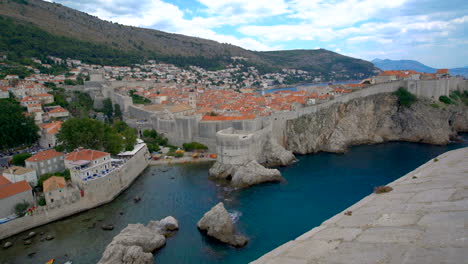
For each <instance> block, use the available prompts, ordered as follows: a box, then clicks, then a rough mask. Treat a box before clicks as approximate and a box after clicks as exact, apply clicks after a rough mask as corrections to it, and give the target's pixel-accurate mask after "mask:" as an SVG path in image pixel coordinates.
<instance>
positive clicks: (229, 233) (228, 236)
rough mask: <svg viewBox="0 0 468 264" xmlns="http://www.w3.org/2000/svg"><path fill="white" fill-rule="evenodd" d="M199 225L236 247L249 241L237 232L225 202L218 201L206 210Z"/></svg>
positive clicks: (201, 228) (208, 232)
mask: <svg viewBox="0 0 468 264" xmlns="http://www.w3.org/2000/svg"><path fill="white" fill-rule="evenodd" d="M197 226H198V228H199V229H200V230H202V231H204V232H206V234H207V235H209V236H211V237H213V238H215V239H217V240H219V241H221V242H223V243H227V244H229V245H232V246H235V247H243V246H245V245H246V244H247V242H248V240H247V238H246V237H245V236H242V235H237V234H236V233H235V230H234V225H233V223H232V220H231V217H230V216H229V213H228V211H227V210H226V208H224V204H223V203H218V204H217V205H215V206H214V207H213V208H211V210H210V211H208V212H206V213H205V215H203V217H202V218H201V219H200V221H198V224H197Z"/></svg>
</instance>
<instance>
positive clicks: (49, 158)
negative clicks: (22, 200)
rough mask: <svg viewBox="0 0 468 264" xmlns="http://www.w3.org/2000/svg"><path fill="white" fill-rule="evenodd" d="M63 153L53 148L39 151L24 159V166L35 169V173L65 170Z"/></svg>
mask: <svg viewBox="0 0 468 264" xmlns="http://www.w3.org/2000/svg"><path fill="white" fill-rule="evenodd" d="M64 157H65V155H64V154H63V153H62V152H57V151H56V150H55V149H49V150H44V151H41V152H39V153H37V154H35V155H33V156H32V157H29V158H28V159H26V161H25V162H26V167H27V168H31V169H33V170H35V171H36V173H37V175H42V174H46V173H54V172H62V171H64V170H65V163H64Z"/></svg>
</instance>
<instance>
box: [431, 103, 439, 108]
mask: <svg viewBox="0 0 468 264" xmlns="http://www.w3.org/2000/svg"><path fill="white" fill-rule="evenodd" d="M431 106H432V107H434V108H439V107H440V106H439V105H438V104H431Z"/></svg>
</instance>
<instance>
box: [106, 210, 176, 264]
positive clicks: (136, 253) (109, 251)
mask: <svg viewBox="0 0 468 264" xmlns="http://www.w3.org/2000/svg"><path fill="white" fill-rule="evenodd" d="M178 228H179V224H178V222H177V220H176V219H175V218H174V217H172V216H168V217H166V218H164V219H162V220H160V221H150V222H149V223H148V225H147V226H144V225H143V224H129V225H128V226H127V227H126V228H124V229H123V230H122V231H121V232H120V233H119V234H118V235H117V236H115V237H114V239H112V242H111V243H110V244H109V245H108V246H107V247H106V250H105V251H104V253H103V255H102V258H101V260H100V261H99V262H98V264H152V263H154V259H153V254H152V253H153V252H154V251H155V250H157V249H159V248H161V247H163V246H164V245H165V244H166V236H167V235H169V234H170V233H172V232H173V231H174V230H177V229H178Z"/></svg>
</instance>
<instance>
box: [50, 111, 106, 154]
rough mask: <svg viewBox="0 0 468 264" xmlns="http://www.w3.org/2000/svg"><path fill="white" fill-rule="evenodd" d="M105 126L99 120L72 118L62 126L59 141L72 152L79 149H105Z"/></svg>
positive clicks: (58, 136)
mask: <svg viewBox="0 0 468 264" xmlns="http://www.w3.org/2000/svg"><path fill="white" fill-rule="evenodd" d="M104 138H105V126H104V124H103V123H101V122H99V121H98V120H94V119H89V118H71V119H68V120H67V121H65V122H64V123H63V124H62V128H61V129H60V132H59V133H58V134H57V140H58V141H59V142H61V144H62V145H63V146H64V148H65V150H67V151H72V150H74V149H76V148H78V147H84V148H90V149H96V150H100V149H103V143H104Z"/></svg>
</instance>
